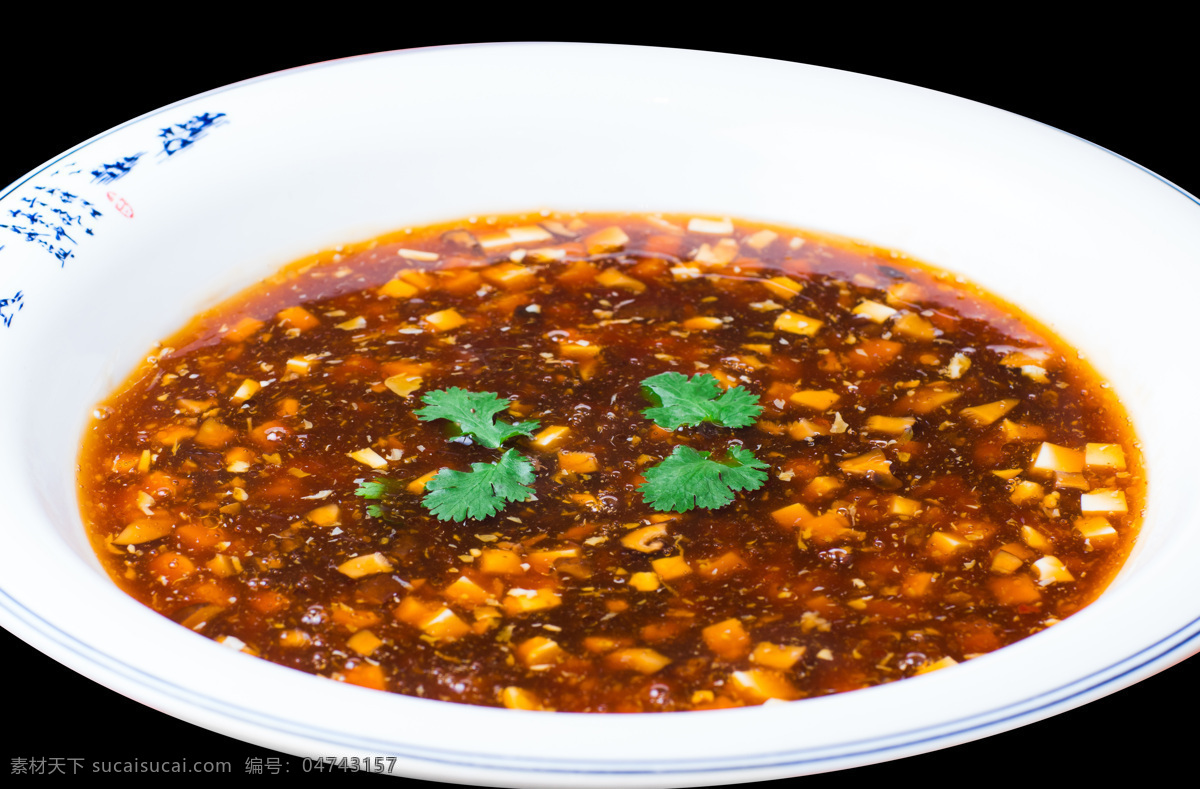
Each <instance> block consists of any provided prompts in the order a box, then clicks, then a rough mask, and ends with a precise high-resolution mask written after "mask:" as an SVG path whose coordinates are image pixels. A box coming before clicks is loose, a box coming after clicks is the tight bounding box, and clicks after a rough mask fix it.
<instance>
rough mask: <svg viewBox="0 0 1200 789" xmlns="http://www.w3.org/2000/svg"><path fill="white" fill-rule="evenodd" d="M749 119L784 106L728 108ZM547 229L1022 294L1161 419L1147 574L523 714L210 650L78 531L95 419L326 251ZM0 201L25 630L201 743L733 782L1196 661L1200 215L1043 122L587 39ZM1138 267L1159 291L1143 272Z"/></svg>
mask: <svg viewBox="0 0 1200 789" xmlns="http://www.w3.org/2000/svg"><path fill="white" fill-rule="evenodd" d="M551 64H552V67H551ZM483 74H486V75H487V79H482V78H481V75H483ZM497 84H499V85H514V86H521V85H537V86H538V90H539V92H540V94H541V99H540V102H539V108H538V115H539V117H540V118H554V117H562V118H581V117H583V118H587V119H588V122H587V123H553V122H550V123H530V122H529V117H528V116H529V113H528V110H527V109H526V108H525V106H524V105H523V103H522V101H521V100H520V91H498V90H496V89H495V87H494V86H495V85H497ZM447 97H454V101H449V102H448V101H447ZM730 105H739V106H746V105H748V106H753V107H756V108H757V110H756V111H755V112H753V113H745V114H739V113H722V112H714V110H713V108H714V107H717V108H719V107H724V106H730ZM314 106H319V107H321V108H322V111H321V112H320V113H316V114H314V113H313V112H312V111H311V109H312V107H314ZM631 118H635V119H636V123H634V122H630V119H631ZM696 118H703V119H704V122H703V123H697V122H695V119H696ZM298 119H303V122H300V121H299V120H298ZM331 196H336V199H331ZM539 206H549V207H553V208H556V209H564V210H570V209H587V210H642V211H648V210H662V211H678V212H695V213H698V214H704V215H732V216H740V217H745V218H748V219H759V220H765V221H775V222H780V223H785V224H792V225H797V226H802V227H809V228H813V229H816V230H823V231H828V232H833V233H840V234H843V235H848V236H852V237H856V238H862V239H865V240H868V241H871V242H873V243H877V244H880V245H883V246H888V247H893V248H897V249H902V250H904V251H906V252H909V253H911V254H913V255H915V256H916V257H918V258H921V259H924V260H927V261H929V262H931V263H934V264H937V265H941V266H943V267H945V268H948V269H950V270H953V271H957V272H961V273H963V274H965V275H966V276H967V277H969V278H971V279H973V280H975V281H977V282H979V283H980V284H982V285H984V286H985V287H988V288H990V289H991V290H993V291H995V292H997V293H998V294H1000V295H1002V296H1005V297H1007V298H1008V299H1010V300H1011V301H1014V302H1016V303H1018V304H1019V305H1021V306H1022V307H1024V308H1025V309H1027V310H1028V311H1029V312H1031V313H1032V314H1033V315H1035V316H1037V317H1039V318H1041V319H1042V320H1044V321H1046V322H1047V323H1049V324H1050V325H1052V327H1053V328H1054V329H1055V330H1056V331H1058V332H1059V333H1060V334H1061V335H1062V336H1064V337H1066V338H1067V339H1068V340H1069V341H1071V342H1073V343H1075V344H1076V345H1077V346H1078V347H1079V348H1080V349H1081V350H1082V351H1083V352H1085V353H1086V354H1087V355H1088V357H1089V358H1091V359H1092V361H1093V362H1094V363H1095V364H1096V366H1097V367H1098V368H1099V369H1100V370H1101V372H1102V373H1104V374H1105V375H1107V376H1108V377H1109V378H1110V379H1111V380H1112V381H1113V383H1114V385H1115V387H1116V388H1117V390H1118V392H1120V393H1121V395H1122V397H1123V399H1124V400H1125V402H1126V404H1127V407H1128V408H1129V410H1130V412H1131V414H1132V415H1133V418H1134V420H1135V427H1136V428H1137V430H1138V432H1139V435H1140V436H1141V438H1142V441H1143V445H1144V451H1145V453H1146V458H1147V466H1148V469H1149V477H1150V492H1151V501H1150V507H1149V509H1148V512H1147V523H1146V527H1145V529H1144V532H1143V535H1144V536H1143V538H1142V540H1141V543H1140V545H1139V547H1138V550H1137V551H1136V553H1135V555H1134V557H1133V558H1132V560H1131V562H1130V564H1129V566H1128V567H1127V568H1126V570H1125V571H1124V572H1123V573H1122V575H1121V576H1120V577H1119V578H1118V580H1117V582H1116V583H1115V584H1114V585H1113V587H1112V588H1111V589H1110V591H1109V592H1108V593H1107V594H1106V595H1105V596H1104V597H1103V598H1102V599H1101V600H1100V601H1099V602H1098V603H1097V604H1095V605H1093V606H1091V607H1090V608H1088V609H1086V610H1085V611H1083V612H1081V613H1080V614H1078V615H1077V616H1075V617H1072V618H1071V619H1069V620H1067V621H1065V622H1064V623H1062V624H1060V625H1058V626H1056V627H1054V628H1052V629H1051V630H1049V631H1046V632H1045V633H1042V634H1039V635H1038V636H1035V637H1033V638H1030V639H1028V640H1026V641H1024V642H1021V643H1019V644H1017V645H1015V646H1013V647H1009V648H1007V649H1005V650H1002V651H1000V652H998V653H994V654H992V655H989V656H986V657H984V658H980V659H977V660H974V661H971V662H970V663H968V664H964V665H962V666H959V667H957V668H955V669H953V670H952V671H943V672H938V673H936V674H933V675H929V676H925V677H920V678H916V679H913V680H909V681H905V682H902V683H897V684H893V685H889V686H885V687H880V688H874V689H871V690H867V691H858V692H855V693H851V694H843V695H840V696H836V697H829V698H822V699H815V700H809V701H805V702H801V703H795V704H787V705H770V706H768V707H765V708H755V709H744V710H729V711H721V712H715V713H703V714H691V715H667V716H663V715H646V716H642V715H636V716H578V715H570V716H567V715H546V714H535V713H518V712H511V711H504V710H492V709H481V708H472V707H464V706H460V705H450V704H442V703H439V702H430V701H425V700H420V699H412V698H405V697H399V696H391V695H385V694H378V693H373V692H370V691H364V690H361V689H357V688H352V687H346V686H343V685H338V684H335V683H331V682H328V681H325V680H321V679H318V678H314V677H309V676H307V675H303V674H299V673H297V672H292V671H288V670H285V669H282V668H279V667H277V666H273V665H270V664H267V663H265V662H262V661H258V660H255V659H253V658H249V657H246V656H243V655H240V654H237V653H234V652H231V651H230V650H228V649H225V648H223V647H220V646H218V645H216V644H214V643H212V642H209V641H207V640H206V639H202V638H199V637H198V636H196V635H194V634H192V633H189V632H186V631H184V630H183V629H182V628H179V627H177V626H174V625H172V624H171V623H169V622H167V621H166V620H164V619H162V618H161V617H158V616H157V615H155V614H153V613H152V612H150V611H148V610H146V609H144V608H142V607H141V606H140V605H138V604H136V603H134V602H133V601H132V600H130V599H128V598H126V597H125V596H124V595H123V594H122V593H120V592H119V591H118V590H117V589H116V588H115V587H113V586H112V585H111V584H110V583H109V581H108V580H107V579H106V578H105V577H104V575H103V573H102V572H101V570H100V569H99V567H98V565H97V563H96V561H95V559H94V558H93V557H92V555H91V551H90V548H89V546H88V545H87V544H86V541H85V539H84V537H83V534H82V530H81V528H80V525H79V523H78V516H77V514H76V511H75V506H74V493H73V491H74V484H73V473H74V462H73V461H74V457H75V451H76V450H75V446H76V442H77V440H78V436H79V433H80V431H81V430H82V427H83V424H84V421H85V419H86V415H87V414H88V413H89V411H90V408H91V404H92V403H94V402H95V401H96V400H98V399H99V398H101V397H102V396H104V395H105V394H106V393H107V392H108V391H109V390H110V389H111V387H112V386H114V385H115V384H116V383H117V382H119V380H120V379H121V378H122V377H123V375H124V374H125V372H126V371H127V370H129V369H130V368H131V367H132V366H133V365H134V364H135V363H136V361H137V360H138V358H140V356H141V355H142V354H145V353H146V352H147V351H148V349H149V348H150V347H151V345H152V343H153V342H154V341H155V340H156V339H157V338H159V337H162V336H164V335H166V334H168V333H169V332H170V331H172V330H173V329H174V328H176V327H177V326H178V324H179V322H180V320H181V319H182V318H183V317H184V316H187V315H191V314H193V313H194V312H196V311H197V310H199V309H202V308H203V307H205V306H207V305H210V304H212V303H213V302H215V301H216V300H218V299H219V298H221V297H222V296H225V295H228V294H230V293H232V292H235V291H236V290H238V289H240V288H241V287H243V286H245V285H247V284H249V283H250V282H253V281H254V280H256V279H258V278H259V277H261V276H263V275H265V274H267V273H269V272H271V271H272V270H274V269H275V268H276V267H278V266H279V265H281V264H283V263H286V262H288V261H290V260H292V259H294V258H296V257H299V256H300V255H303V254H305V253H307V252H309V251H312V250H314V249H317V248H324V247H329V246H332V245H336V244H337V243H339V242H342V241H347V240H356V239H361V238H366V237H370V236H372V235H376V234H378V233H380V232H383V231H386V230H390V229H394V228H396V227H400V226H405V225H415V224H421V223H424V222H428V221H435V220H439V219H448V218H454V217H459V216H465V215H469V214H475V213H480V214H486V213H505V212H513V211H519V210H525V209H530V208H536V207H539ZM0 208H3V209H4V211H3V213H2V214H0V225H2V226H3V227H0V231H3V236H4V239H5V240H4V242H3V243H4V245H3V246H2V247H0V316H2V317H3V321H2V323H0V364H2V365H3V368H4V369H6V370H20V371H22V373H23V376H22V380H23V381H26V382H28V383H27V384H25V385H22V386H14V387H5V388H4V390H3V392H0V432H2V434H3V436H4V439H5V440H4V445H3V447H2V454H0V480H2V481H0V493H2V495H0V530H2V534H3V537H4V540H5V544H6V546H7V549H6V551H4V552H3V553H0V624H3V625H4V626H5V627H6V628H7V629H9V630H11V631H13V632H15V633H17V634H18V635H20V636H21V637H22V638H24V639H26V640H28V641H29V642H30V643H32V644H34V645H35V646H37V647H38V648H40V649H42V650H43V651H45V652H47V653H48V654H50V655H51V656H53V657H54V658H56V659H57V660H59V661H61V662H63V663H65V664H67V665H69V666H71V667H72V668H74V669H76V670H78V671H80V672H81V673H84V674H86V675H88V676H90V677H93V678H95V679H97V680H99V681H101V682H103V683H104V684H106V685H109V686H110V687H113V688H115V689H117V690H119V691H120V692H122V693H125V694H126V695H129V696H131V697H133V698H136V699H138V700H140V701H143V702H145V703H148V704H151V705H152V706H155V707H157V708H159V709H162V710H165V711H167V712H169V713H171V714H173V715H176V716H178V717H181V718H184V719H187V720H190V721H192V722H195V723H198V724H200V725H203V726H205V727H208V728H211V729H214V730H217V731H222V732H225V733H228V734H231V735H233V736H235V737H238V738H240V739H244V740H247V741H251V742H255V743H259V744H262V745H264V746H268V747H271V748H275V749H279V750H283V751H287V752H292V753H300V754H308V755H332V754H336V753H347V754H354V755H359V756H363V755H375V754H380V755H387V756H397V757H399V758H400V763H399V765H398V769H399V770H400V771H401V772H403V773H404V774H406V775H412V776H419V777H430V778H439V779H443V780H457V781H462V782H476V783H482V782H487V783H496V784H501V785H514V786H539V785H544V786H561V785H563V784H564V783H571V784H572V785H579V786H587V785H595V786H604V785H612V784H614V783H620V784H623V785H628V786H665V785H672V786H674V785H683V784H689V783H695V784H702V783H728V782H732V781H735V780H750V779H756V778H758V779H765V778H770V777H778V776H785V775H796V774H803V773H809V772H817V771H823V770H830V769H836V768H842V767H848V766H853V765H858V764H865V763H869V762H874V761H880V760H883V759H889V758H895V757H897V756H902V755H906V754H911V753H917V752H921V751H926V750H931V749H934V748H938V747H943V746H946V745H950V744H953V743H957V742H962V741H965V740H968V739H973V738H977V737H980V736H984V735H986V734H989V733H993V732H996V731H1001V730H1004V729H1007V728H1012V727H1014V726H1017V725H1020V724H1022V723H1025V722H1028V721H1031V720H1036V719H1038V718H1041V717H1045V716H1047V715H1050V714H1053V713H1055V712H1057V711H1061V710H1063V709H1067V708H1070V707H1072V706H1076V705H1078V704H1080V703H1083V702H1085V701H1087V700H1090V699H1092V698H1096V697H1098V696H1101V695H1104V694H1106V693H1109V692H1112V691H1113V690H1116V689H1118V688H1120V687H1124V686H1125V685H1128V684H1130V683H1132V682H1134V681H1136V680H1137V679H1140V678H1142V677H1144V676H1147V675H1149V674H1150V673H1153V672H1154V671H1157V670H1160V669H1161V668H1163V667H1165V666H1168V665H1170V664H1172V663H1174V662H1177V661H1179V660H1181V659H1183V658H1184V657H1186V656H1187V655H1189V654H1191V653H1193V652H1195V651H1197V648H1198V647H1197V644H1196V639H1197V634H1198V633H1200V624H1198V622H1197V618H1198V617H1200V594H1198V592H1200V588H1198V587H1200V581H1198V578H1200V576H1198V575H1197V574H1196V573H1194V572H1193V571H1192V570H1191V568H1194V567H1195V566H1196V565H1197V562H1198V561H1200V542H1198V540H1197V536H1196V528H1195V527H1196V526H1197V520H1198V517H1197V512H1196V505H1195V503H1194V500H1193V498H1194V497H1193V496H1192V495H1191V493H1192V487H1194V486H1193V485H1192V483H1191V482H1190V479H1189V476H1190V472H1191V469H1192V462H1191V457H1190V454H1189V452H1188V447H1195V446H1196V445H1197V439H1198V438H1200V435H1197V433H1198V432H1200V430H1198V428H1197V427H1196V425H1195V424H1194V423H1193V422H1190V421H1188V420H1180V419H1179V418H1178V414H1177V412H1175V411H1172V406H1173V405H1174V404H1175V403H1176V402H1177V401H1178V392H1181V391H1190V392H1194V391H1196V384H1197V380H1196V378H1197V376H1196V373H1195V372H1194V371H1193V370H1192V369H1191V368H1190V367H1189V366H1188V365H1183V364H1179V363H1178V358H1177V356H1176V353H1177V351H1178V349H1177V348H1172V347H1170V345H1169V344H1168V345H1166V346H1164V344H1163V343H1162V342H1156V341H1155V340H1160V339H1161V338H1162V337H1170V336H1178V337H1183V336H1188V335H1189V334H1190V332H1191V331H1192V328H1191V320H1190V318H1189V316H1190V315H1191V313H1192V309H1191V305H1190V294H1193V293H1196V292H1200V288H1197V285H1200V282H1197V279H1200V276H1198V273H1197V270H1196V266H1195V265H1194V264H1193V261H1195V260H1196V259H1198V257H1200V222H1198V221H1197V220H1198V219H1200V213H1198V212H1200V208H1197V205H1196V203H1195V201H1194V200H1193V199H1192V198H1191V197H1190V196H1189V195H1187V194H1186V193H1183V192H1181V191H1180V190H1178V189H1176V188H1174V187H1173V186H1172V185H1170V184H1168V183H1166V182H1164V181H1162V180H1161V179H1159V178H1157V177H1155V176H1154V175H1153V174H1150V173H1147V172H1145V171H1144V170H1142V169H1140V168H1138V167H1136V166H1134V165H1131V164H1130V163H1128V162H1126V161H1123V160H1121V159H1120V158H1118V157H1115V156H1113V155H1112V154H1110V153H1108V152H1106V151H1103V150H1101V149H1098V148H1096V147H1094V146H1091V145H1089V144H1088V143H1085V142H1082V141H1080V140H1078V139H1076V138H1072V137H1070V136H1068V135H1065V134H1062V133H1060V132H1057V131H1055V130H1053V129H1049V128H1047V127H1045V126H1041V125H1039V124H1036V123H1033V122H1031V121H1028V120H1026V119H1023V118H1020V117H1017V116H1014V115H1010V114H1008V113H1005V112H1002V111H999V110H994V109H991V108H987V107H984V106H981V105H978V104H974V103H971V102H967V101H964V100H961V99H956V98H953V97H950V96H946V95H944V94H937V93H933V92H930V91H926V90H922V89H919V88H914V87H910V86H905V85H899V84H897V83H890V82H886V81H882V80H876V79H872V78H869V77H863V76H858V75H853V74H848V73H844V72H836V71H830V70H827V69H820V68H814V67H805V66H799V65H796V64H789V63H781V62H776V61H765V60H755V59H748V58H737V57H732V56H724V55H715V54H708V53H697V52H684V51H672V50H653V49H627V48H616V47H594V46H579V45H495V46H486V47H461V48H446V49H435V50H423V51H411V52H401V53H396V54H392V55H382V56H372V57H365V58H360V59H354V60H349V61H340V62H336V63H330V64H322V65H318V66H313V67H309V68H305V69H300V70H294V71H291V72H285V73H282V74H279V75H273V76H269V77H264V78H261V79H258V80H253V81H251V82H248V83H243V84H240V85H237V86H233V87H231V88H226V89H222V90H218V91H214V92H211V93H208V94H204V95H202V96H199V97H197V98H195V99H192V100H189V101H185V102H181V103H179V104H175V105H172V106H170V107H167V108H164V109H163V110H160V111H157V112H155V113H152V114H151V115H149V116H147V117H144V118H141V119H138V120H135V121H131V122H129V123H127V124H125V125H123V126H121V127H118V128H117V129H114V130H112V131H110V132H108V133H106V134H103V135H101V136H99V137H97V138H95V139H93V140H91V141H89V142H88V143H86V144H84V145H82V146H79V147H78V148H76V149H73V150H72V151H69V152H68V153H66V154H64V155H63V156H62V157H61V158H59V159H56V160H55V161H52V162H50V163H49V164H47V165H46V166H45V167H44V168H41V169H39V170H37V171H35V172H33V173H31V174H30V175H29V176H28V177H27V178H25V179H23V180H21V181H18V182H17V183H15V184H14V185H12V186H11V187H9V188H8V189H7V190H5V191H4V192H3V193H2V194H0ZM1131 260H1137V261H1138V267H1139V270H1140V271H1141V272H1143V273H1144V276H1141V277H1137V278H1130V277H1129V276H1128V267H1129V262H1130V261H1131ZM1114 281H1119V282H1121V287H1119V288H1116V287H1113V286H1112V284H1111V283H1112V282H1114ZM1163 282H1171V283H1173V286H1172V287H1171V288H1168V289H1164V288H1163V287H1162V283H1163ZM114 316H121V317H122V318H123V319H120V320H114V319H113V317H114ZM51 360H53V364H51V363H49V362H50V361H51ZM47 568H53V572H48V571H47ZM1163 600H1169V601H1171V602H1172V605H1170V606H1169V607H1167V608H1164V607H1163V606H1162V605H1161V602H1162V601H1163ZM1114 632H1119V633H1120V637H1119V638H1114V637H1113V634H1114ZM1018 678H1019V680H1018ZM514 721H518V722H519V725H514Z"/></svg>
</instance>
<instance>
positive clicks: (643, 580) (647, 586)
mask: <svg viewBox="0 0 1200 789" xmlns="http://www.w3.org/2000/svg"><path fill="white" fill-rule="evenodd" d="M628 583H629V585H630V586H632V587H633V588H634V589H636V590H638V591H639V592H653V591H654V590H656V589H658V587H659V586H660V583H659V578H658V575H656V574H655V573H646V572H642V573H634V574H633V575H631V576H629V582H628Z"/></svg>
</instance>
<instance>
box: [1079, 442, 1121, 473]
mask: <svg viewBox="0 0 1200 789" xmlns="http://www.w3.org/2000/svg"><path fill="white" fill-rule="evenodd" d="M1083 451H1084V460H1083V462H1084V464H1085V465H1086V466H1087V467H1088V468H1104V469H1113V470H1114V471H1124V470H1125V451H1124V450H1123V449H1121V445H1120V444H1088V445H1087V446H1086V447H1084V450H1083Z"/></svg>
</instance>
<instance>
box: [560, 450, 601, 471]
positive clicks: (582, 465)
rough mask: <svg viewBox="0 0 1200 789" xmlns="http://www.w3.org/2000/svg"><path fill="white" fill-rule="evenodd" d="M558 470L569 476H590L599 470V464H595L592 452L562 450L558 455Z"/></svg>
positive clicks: (594, 456) (594, 455)
mask: <svg viewBox="0 0 1200 789" xmlns="http://www.w3.org/2000/svg"><path fill="white" fill-rule="evenodd" d="M558 469H559V471H565V472H567V473H569V474H591V473H593V472H595V471H599V470H600V464H599V463H598V462H596V454H595V453H594V452H567V451H565V450H564V451H561V452H559V453H558Z"/></svg>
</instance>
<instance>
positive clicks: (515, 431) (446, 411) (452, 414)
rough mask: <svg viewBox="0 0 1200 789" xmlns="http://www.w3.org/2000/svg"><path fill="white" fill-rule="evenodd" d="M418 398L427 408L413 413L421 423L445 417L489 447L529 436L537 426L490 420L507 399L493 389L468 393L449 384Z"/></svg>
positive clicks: (498, 446) (493, 447) (527, 423)
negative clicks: (502, 398)
mask: <svg viewBox="0 0 1200 789" xmlns="http://www.w3.org/2000/svg"><path fill="white" fill-rule="evenodd" d="M421 401H422V402H424V403H425V404H426V406H427V407H426V408H422V409H421V410H419V411H417V412H415V413H416V415H417V418H418V419H421V420H423V421H425V422H432V421H433V420H435V419H448V420H450V421H451V422H454V423H455V424H457V425H458V429H459V431H460V432H461V433H463V434H464V435H470V436H474V438H475V439H476V440H477V441H478V442H479V443H480V444H483V445H484V446H485V447H490V448H492V449H499V448H500V445H501V444H503V443H504V442H505V441H507V440H508V439H510V438H513V437H514V436H529V435H532V434H533V431H534V430H535V429H537V427H538V423H537V422H536V421H531V422H518V423H517V424H515V425H510V424H509V423H507V422H503V421H502V422H494V421H493V420H494V418H495V416H496V414H498V413H500V412H501V411H503V410H505V409H506V408H508V401H507V400H501V399H500V396H499V395H497V394H496V393H495V392H470V391H467V390H466V389H459V388H458V387H457V386H452V387H450V388H449V389H438V390H436V391H432V392H426V393H425V394H424V395H422V396H421Z"/></svg>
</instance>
